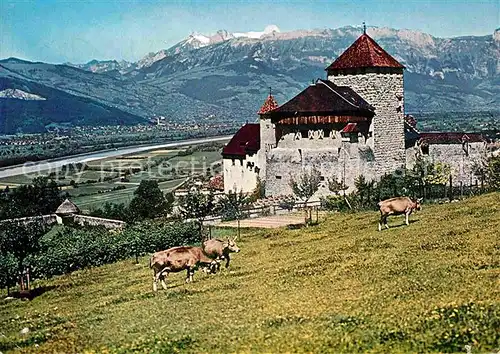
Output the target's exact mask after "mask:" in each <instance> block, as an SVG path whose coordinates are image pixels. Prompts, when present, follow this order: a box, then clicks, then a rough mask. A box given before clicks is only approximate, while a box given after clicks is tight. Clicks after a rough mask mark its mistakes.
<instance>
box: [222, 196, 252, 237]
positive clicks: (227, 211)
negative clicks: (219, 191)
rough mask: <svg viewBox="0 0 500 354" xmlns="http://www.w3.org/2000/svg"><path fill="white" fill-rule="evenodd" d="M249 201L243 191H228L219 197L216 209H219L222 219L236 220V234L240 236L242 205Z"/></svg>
mask: <svg viewBox="0 0 500 354" xmlns="http://www.w3.org/2000/svg"><path fill="white" fill-rule="evenodd" d="M250 202H251V198H249V197H247V196H246V195H245V194H243V192H241V191H240V192H239V193H233V192H229V193H228V194H225V195H224V196H223V197H222V198H220V200H219V203H218V205H219V206H218V209H219V210H220V211H221V214H222V218H223V220H235V219H236V220H237V221H238V236H237V238H239V237H240V220H241V219H242V218H243V207H244V206H245V205H247V204H249V203H250Z"/></svg>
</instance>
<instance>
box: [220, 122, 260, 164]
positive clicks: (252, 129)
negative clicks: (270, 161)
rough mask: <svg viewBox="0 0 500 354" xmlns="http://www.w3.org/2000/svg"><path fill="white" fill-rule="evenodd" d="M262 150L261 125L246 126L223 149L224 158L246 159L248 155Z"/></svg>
mask: <svg viewBox="0 0 500 354" xmlns="http://www.w3.org/2000/svg"><path fill="white" fill-rule="evenodd" d="M259 149H260V125H259V124H249V123H247V124H245V125H244V126H242V127H241V128H240V130H238V131H237V132H236V134H234V136H233V137H232V138H231V140H230V141H229V143H227V145H226V146H224V148H223V149H222V156H223V157H226V156H228V157H231V156H239V157H245V156H246V155H247V153H255V152H257V151H258V150H259Z"/></svg>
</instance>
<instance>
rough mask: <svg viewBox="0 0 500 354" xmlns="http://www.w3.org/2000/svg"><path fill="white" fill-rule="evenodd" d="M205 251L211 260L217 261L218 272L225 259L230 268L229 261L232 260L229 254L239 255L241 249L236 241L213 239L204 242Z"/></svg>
mask: <svg viewBox="0 0 500 354" xmlns="http://www.w3.org/2000/svg"><path fill="white" fill-rule="evenodd" d="M203 251H204V252H205V254H206V255H207V256H208V257H209V258H211V259H213V260H216V261H217V270H219V268H220V261H221V260H223V259H225V260H226V268H228V267H229V261H230V260H231V258H230V257H229V253H232V252H235V253H238V252H239V251H240V249H239V248H238V246H237V245H236V242H234V240H231V239H227V240H226V241H223V240H219V239H217V238H213V239H211V240H207V241H205V242H203Z"/></svg>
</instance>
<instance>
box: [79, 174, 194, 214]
mask: <svg viewBox="0 0 500 354" xmlns="http://www.w3.org/2000/svg"><path fill="white" fill-rule="evenodd" d="M185 180H186V178H179V179H175V180H170V181H166V182H160V183H158V186H159V187H160V189H161V190H162V191H163V192H170V191H172V190H173V189H174V188H175V187H177V186H179V185H181V184H182V183H183V182H184V181H185ZM117 185H123V186H125V189H119V190H113V191H109V192H105V193H97V194H90V195H85V196H76V197H74V198H72V201H73V202H74V203H75V204H76V205H78V206H79V207H80V208H81V209H82V210H84V211H89V210H90V209H93V208H98V207H99V206H101V205H102V204H104V203H106V202H111V203H115V204H120V203H124V204H128V203H129V202H130V201H131V200H132V198H133V197H134V191H135V189H136V188H137V186H138V185H139V183H123V184H122V183H116V184H109V185H108V188H112V187H115V186H117ZM101 186H102V188H103V189H102V190H107V189H105V188H106V185H105V184H103V185H101ZM84 188H85V187H84ZM78 189H80V187H79V188H78ZM75 190H76V189H73V190H72V191H75Z"/></svg>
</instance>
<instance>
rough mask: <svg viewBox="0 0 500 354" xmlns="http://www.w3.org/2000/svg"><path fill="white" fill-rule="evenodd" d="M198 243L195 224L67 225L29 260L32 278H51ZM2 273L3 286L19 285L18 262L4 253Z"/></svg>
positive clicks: (43, 241) (0, 264) (47, 238)
mask: <svg viewBox="0 0 500 354" xmlns="http://www.w3.org/2000/svg"><path fill="white" fill-rule="evenodd" d="M197 242H199V229H198V226H197V225H196V224H194V223H181V222H178V223H162V222H153V221H150V222H143V223H140V224H138V225H135V226H132V227H129V228H127V229H125V230H123V231H119V232H113V231H109V230H106V229H104V228H100V227H98V228H96V227H92V228H81V229H75V228H63V229H61V230H59V231H57V232H49V233H47V234H46V235H44V236H43V237H42V238H41V240H40V246H41V251H40V252H38V253H37V254H35V255H32V256H31V257H30V258H29V259H28V260H27V263H28V264H29V266H30V268H31V276H32V277H35V278H49V277H51V276H54V275H60V274H66V273H69V272H72V271H75V270H78V269H82V268H87V267H95V266H101V265H104V264H108V263H113V262H116V261H119V260H122V259H126V258H131V257H136V258H137V257H139V256H142V255H145V254H149V253H153V252H156V251H158V250H163V249H167V248H170V247H174V246H180V245H188V244H196V243H197ZM0 273H2V276H0V286H2V287H5V286H7V285H13V284H15V280H16V265H15V262H13V260H12V259H11V257H8V255H1V256H0Z"/></svg>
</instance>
